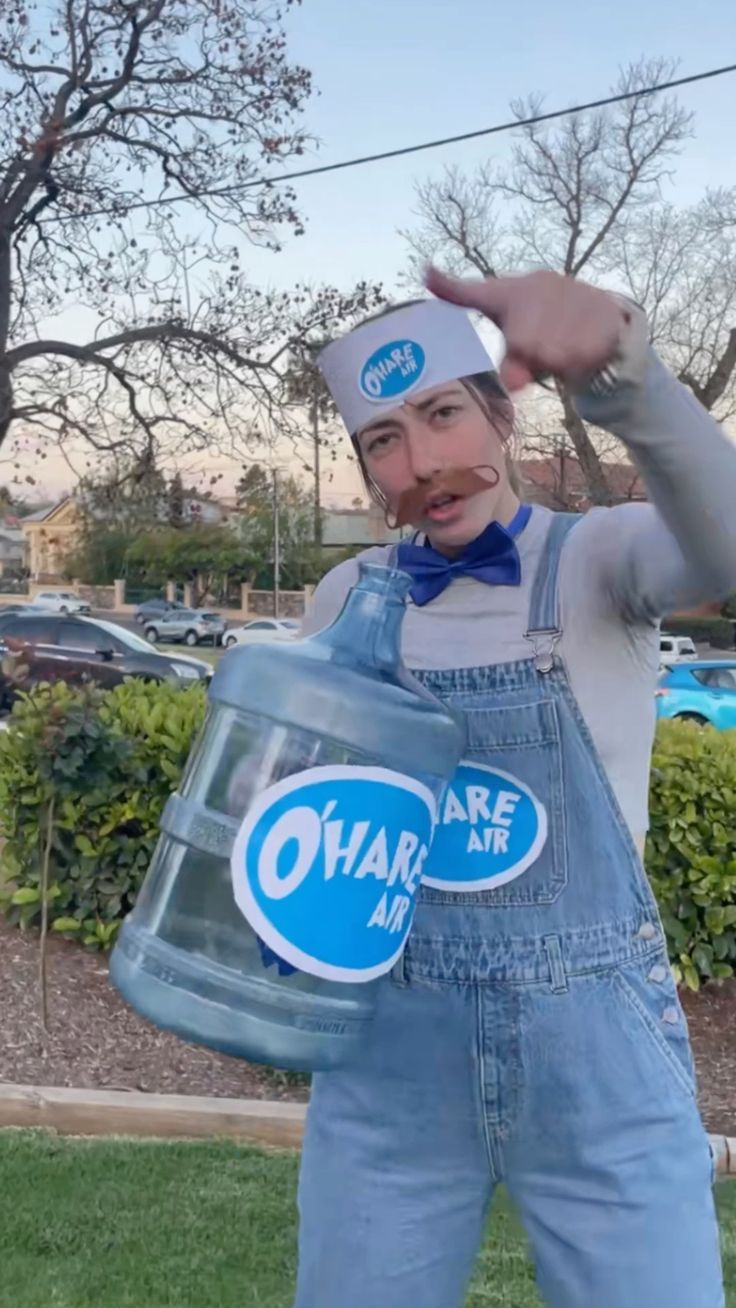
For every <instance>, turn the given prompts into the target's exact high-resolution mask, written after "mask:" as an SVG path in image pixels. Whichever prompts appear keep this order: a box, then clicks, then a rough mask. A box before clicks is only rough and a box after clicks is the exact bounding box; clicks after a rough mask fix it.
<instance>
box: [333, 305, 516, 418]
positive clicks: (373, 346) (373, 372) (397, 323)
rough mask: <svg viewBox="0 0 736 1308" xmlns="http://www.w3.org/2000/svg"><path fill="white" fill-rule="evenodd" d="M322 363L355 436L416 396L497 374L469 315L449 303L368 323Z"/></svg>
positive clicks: (402, 311) (411, 308) (419, 307)
mask: <svg viewBox="0 0 736 1308" xmlns="http://www.w3.org/2000/svg"><path fill="white" fill-rule="evenodd" d="M317 362H318V365H319V369H320V371H321V373H322V375H323V377H324V379H325V381H326V383H327V386H328V388H329V391H330V394H331V396H332V398H333V400H334V401H335V404H336V405H337V408H338V411H339V413H340V416H341V418H342V420H343V422H344V423H345V426H346V427H347V429H348V431H349V432H350V435H351V436H353V435H355V433H356V432H359V431H360V430H361V428H362V427H365V426H366V424H367V423H369V422H373V421H374V420H375V418H376V416H377V412H378V411H379V410H382V409H383V410H390V409H396V408H398V407H399V406H400V405H401V404H403V402H404V400H405V399H406V397H407V396H408V395H409V394H410V393H411V392H412V391H417V390H422V391H425V390H428V389H429V387H430V386H439V385H440V383H441V382H447V381H455V380H456V379H457V378H458V377H470V376H472V375H473V374H474V373H477V372H488V371H495V365H494V363H493V361H492V360H491V357H490V355H489V354H488V351H487V350H486V348H485V346H484V344H483V342H482V341H481V339H480V336H479V335H478V333H477V331H476V330H475V328H474V326H473V324H472V323H471V321H470V318H469V317H468V315H467V313H466V311H465V310H464V309H460V308H458V307H457V305H454V304H447V302H446V301H445V300H422V301H421V302H420V303H418V304H410V305H407V307H406V308H403V309H395V310H394V311H393V312H392V313H387V314H384V315H383V316H382V317H380V318H375V319H374V320H373V321H372V322H367V323H364V324H363V326H362V327H356V329H355V330H354V331H352V332H347V333H346V335H345V336H342V337H340V339H339V340H337V341H333V342H332V343H331V344H330V345H328V346H327V347H326V349H324V350H323V351H322V353H321V354H320V355H319V358H318V360H317Z"/></svg>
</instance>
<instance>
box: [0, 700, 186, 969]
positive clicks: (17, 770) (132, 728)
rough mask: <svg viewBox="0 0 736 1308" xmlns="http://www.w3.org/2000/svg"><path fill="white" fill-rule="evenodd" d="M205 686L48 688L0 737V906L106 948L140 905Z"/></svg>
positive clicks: (21, 707) (13, 916)
mask: <svg viewBox="0 0 736 1308" xmlns="http://www.w3.org/2000/svg"><path fill="white" fill-rule="evenodd" d="M205 706H206V694H205V691H204V689H203V688H202V687H201V686H200V685H193V686H187V687H180V686H178V685H176V684H174V683H171V682H163V683H154V682H151V683H146V682H143V681H136V680H130V681H126V682H124V683H123V684H122V685H121V686H117V687H116V688H115V689H114V690H112V691H108V692H102V691H100V690H99V689H98V688H96V687H85V688H83V689H72V688H71V687H69V686H67V685H65V684H63V683H57V684H56V685H54V686H52V687H48V686H45V687H41V688H39V689H38V690H36V691H34V692H33V693H32V694H29V695H26V696H23V697H21V698H20V699H19V701H18V702H17V703H16V705H15V707H14V709H13V713H12V716H11V719H10V729H9V730H8V731H6V732H3V733H2V734H0V838H1V839H3V840H4V842H5V844H4V848H3V852H2V863H1V868H2V870H1V871H0V908H2V909H3V911H4V912H5V914H6V915H7V917H8V918H9V919H10V920H11V921H13V922H18V923H20V925H22V926H26V925H29V924H30V923H32V922H35V921H37V920H38V919H39V917H40V913H41V886H42V877H43V872H44V866H45V865H46V866H47V867H48V878H47V884H48V891H47V902H48V904H49V924H50V926H51V928H52V930H55V931H60V932H62V933H65V934H70V935H72V934H73V935H74V936H76V937H78V938H80V939H82V940H83V941H84V942H85V944H89V945H96V946H98V947H99V946H101V947H106V946H109V945H110V944H111V943H112V940H113V939H114V937H115V934H116V931H117V929H118V927H119V925H120V922H121V921H122V919H123V918H124V916H125V914H126V913H127V912H128V911H129V910H130V908H131V907H132V905H133V904H134V902H135V897H136V894H137V892H138V889H139V887H140V885H141V882H142V880H143V877H144V875H145V872H146V868H147V867H148V864H149V862H150V858H151V854H152V853H153V848H154V845H155V843H156V840H157V838H158V825H159V819H160V817H161V811H162V809H163V806H164V804H165V802H166V799H167V797H168V795H169V794H170V793H171V791H172V790H174V789H175V788H176V785H177V783H178V781H179V777H180V776H181V772H182V768H183V766H184V764H185V762H186V759H187V756H188V754H189V750H190V748H191V744H192V740H193V739H194V736H195V733H196V732H197V730H198V728H199V726H200V724H201V722H202V721H203V719H204V713H205Z"/></svg>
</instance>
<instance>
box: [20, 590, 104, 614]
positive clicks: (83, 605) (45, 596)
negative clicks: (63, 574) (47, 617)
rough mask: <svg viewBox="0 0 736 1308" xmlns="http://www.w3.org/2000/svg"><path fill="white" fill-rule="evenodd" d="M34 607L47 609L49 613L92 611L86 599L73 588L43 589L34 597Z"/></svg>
mask: <svg viewBox="0 0 736 1308" xmlns="http://www.w3.org/2000/svg"><path fill="white" fill-rule="evenodd" d="M33 604H34V607H35V608H37V609H39V608H42V609H45V610H46V612H47V613H91V612H92V610H91V608H90V606H89V604H88V603H87V601H86V600H83V599H80V597H79V595H75V594H74V591H73V590H41V591H39V593H38V595H34V597H33Z"/></svg>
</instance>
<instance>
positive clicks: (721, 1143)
mask: <svg viewBox="0 0 736 1308" xmlns="http://www.w3.org/2000/svg"><path fill="white" fill-rule="evenodd" d="M305 1114H306V1104H298V1103H292V1102H289V1101H286V1102H284V1101H282V1100H273V1099H218V1098H216V1097H214V1096H211V1095H210V1096H204V1095H156V1094H146V1093H144V1092H142V1091H139V1090H85V1089H81V1090H76V1089H70V1088H69V1087H66V1086H32V1085H9V1084H0V1128H2V1127H16V1128H18V1127H20V1128H29V1127H45V1128H47V1129H49V1130H53V1131H58V1132H59V1133H60V1134H62V1135H88V1136H96V1135H99V1136H140V1137H147V1138H149V1139H179V1140H202V1139H216V1138H217V1137H228V1138H230V1139H236V1140H247V1141H250V1142H251V1143H253V1144H262V1145H271V1146H275V1147H276V1148H280V1149H298V1148H299V1147H300V1145H301V1143H302V1138H303V1135H304V1119H305ZM710 1144H711V1149H712V1151H713V1158H714V1162H715V1170H716V1176H717V1178H718V1179H719V1180H720V1179H722V1178H725V1177H736V1134H735V1135H734V1136H727V1135H712V1136H710Z"/></svg>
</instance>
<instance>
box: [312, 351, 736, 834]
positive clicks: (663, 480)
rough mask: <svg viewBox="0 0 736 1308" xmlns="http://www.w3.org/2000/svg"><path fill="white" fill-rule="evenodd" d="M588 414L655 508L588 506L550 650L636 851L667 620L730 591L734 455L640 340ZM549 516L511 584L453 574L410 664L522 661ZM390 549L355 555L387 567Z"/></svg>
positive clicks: (322, 614) (735, 576) (353, 569)
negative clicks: (622, 453)
mask: <svg viewBox="0 0 736 1308" xmlns="http://www.w3.org/2000/svg"><path fill="white" fill-rule="evenodd" d="M577 403H578V409H579V411H580V413H581V415H582V417H584V418H586V419H587V420H589V421H590V422H593V423H595V424H596V425H597V426H599V427H601V428H605V429H606V430H608V431H611V432H613V433H615V435H617V436H619V437H620V438H621V440H622V441H623V442H624V444H625V445H626V446H627V448H628V450H629V452H630V454H631V456H632V458H633V460H634V462H635V463H636V465H637V467H638V468H639V470H640V472H641V474H642V476H643V477H644V480H645V483H646V486H647V490H648V493H649V496H650V499H651V503H649V504H623V505H619V506H617V507H615V508H612V509H593V510H591V511H590V512H589V513H588V514H586V516H585V517H584V518H583V519H582V521H581V522H580V524H579V525H578V526H577V527H576V528H575V530H574V531H573V532H572V533H571V535H570V536H569V537H568V540H567V542H566V544H565V548H564V551H563V555H562V559H561V562H560V581H559V584H560V600H561V619H562V627H563V635H562V639H561V641H560V644H559V646H558V650H559V653H560V654H561V655H562V657H563V659H564V660H565V664H566V666H567V670H568V674H569V679H570V684H571V687H572V691H573V693H574V695H575V696H576V698H577V701H578V703H579V705H580V708H581V710H582V713H583V716H584V718H585V720H586V722H587V724H588V727H589V729H590V732H591V735H592V737H593V740H594V742H595V744H596V747H597V749H598V752H599V754H600V756H601V759H602V762H603V765H604V767H605V769H606V772H607V774H608V777H609V779H610V781H611V785H612V787H613V790H614V792H615V794H616V796H617V798H618V801H619V804H620V807H621V810H622V813H623V815H624V817H625V819H626V821H627V822H628V824H629V826H630V828H631V831H632V834H633V836H634V838H635V840H636V841H637V844H639V846H640V847H641V845H642V843H643V838H644V834H645V832H646V829H647V826H648V808H647V796H648V789H649V766H650V755H651V747H652V738H653V734H654V722H655V711H654V688H655V684H656V678H657V671H658V666H659V632H658V624H659V620H660V618H661V617H662V616H664V615H665V614H667V613H671V612H673V611H676V610H677V609H682V608H686V607H688V606H690V607H694V606H695V605H696V604H699V603H702V602H704V601H706V600H711V599H718V598H721V597H724V596H725V595H727V594H728V593H729V592H731V591H733V590H736V447H735V446H734V445H732V444H731V442H730V441H729V440H728V439H727V438H726V437H725V436H724V434H723V433H722V431H721V430H720V428H719V427H718V425H717V424H716V423H715V422H714V420H713V419H712V418H711V417H710V415H709V414H708V413H706V411H705V410H704V409H703V408H702V407H701V405H700V404H698V402H697V401H696V400H695V399H694V398H693V396H692V394H691V392H690V391H688V390H687V389H686V388H685V387H684V386H681V385H680V383H679V382H678V381H676V380H675V378H674V377H673V376H672V374H671V373H670V372H669V371H668V370H667V369H666V368H665V367H664V365H663V364H662V363H661V362H660V360H659V359H658V358H657V356H656V355H655V354H654V353H653V351H651V350H650V349H649V347H647V346H646V345H645V344H644V342H643V340H642V341H641V342H640V343H639V344H637V345H635V346H634V347H631V348H630V350H629V357H628V361H627V367H626V369H625V370H624V371H623V374H622V380H621V381H620V383H619V385H618V386H617V387H616V389H615V390H614V391H613V392H612V393H609V394H607V395H593V394H590V393H588V394H585V395H583V396H580V397H579V399H578V402H577ZM551 517H552V514H551V512H550V511H549V510H548V509H544V508H540V507H535V508H534V510H533V512H532V515H531V518H530V520H529V523H528V525H527V527H526V529H525V530H524V531H523V533H522V534H521V536H520V538H519V540H518V546H519V553H520V556H521V575H522V581H521V585H520V586H519V587H518V588H513V587H507V586H499V587H494V586H488V585H486V584H485V583H483V582H480V581H475V580H473V579H472V578H470V577H460V578H458V579H457V580H455V581H453V582H452V584H451V585H450V586H448V588H447V589H446V590H445V591H444V592H443V593H442V594H441V595H440V596H438V597H437V599H435V600H433V601H432V602H431V603H429V604H427V605H425V606H424V607H422V608H416V607H415V606H413V605H411V604H410V605H409V607H408V609H407V614H406V618H405V620H404V626H403V636H402V641H403V653H404V659H405V662H406V664H407V666H408V667H410V668H422V669H427V668H432V669H437V668H463V667H475V666H479V665H484V664H491V663H501V662H506V661H508V660H516V659H523V658H528V657H529V656H530V649H529V642H528V641H527V640H526V639H525V637H524V633H525V631H526V629H527V618H528V611H529V598H530V593H531V584H532V581H533V578H534V574H535V571H536V567H537V563H538V561H539V558H540V555H541V552H542V550H543V547H544V541H545V537H546V533H547V531H548V529H549V524H550V521H551ZM387 556H388V549H387V548H380V547H377V548H375V549H370V550H367V551H366V552H365V554H363V555H362V556H361V557H362V558H366V559H370V560H372V561H374V562H385V561H386V559H387ZM357 573H358V566H357V561H356V560H352V559H351V560H349V561H348V562H346V563H341V564H339V565H338V567H336V568H334V569H333V570H332V572H330V573H328V574H327V576H326V577H324V578H323V580H322V581H321V582H320V584H319V586H318V587H317V590H316V592H315V596H314V604H313V608H312V610H311V612H310V614H309V616H308V617H307V619H306V620H305V624H304V631H305V634H308V633H309V632H310V631H316V630H319V629H320V628H321V627H324V626H326V625H327V623H329V622H331V621H332V619H333V618H334V617H335V616H336V614H337V613H338V612H339V610H340V608H341V606H342V603H343V600H344V598H345V595H346V594H347V591H348V590H349V589H350V587H351V586H352V585H353V584H354V583H355V581H356V580H357Z"/></svg>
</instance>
